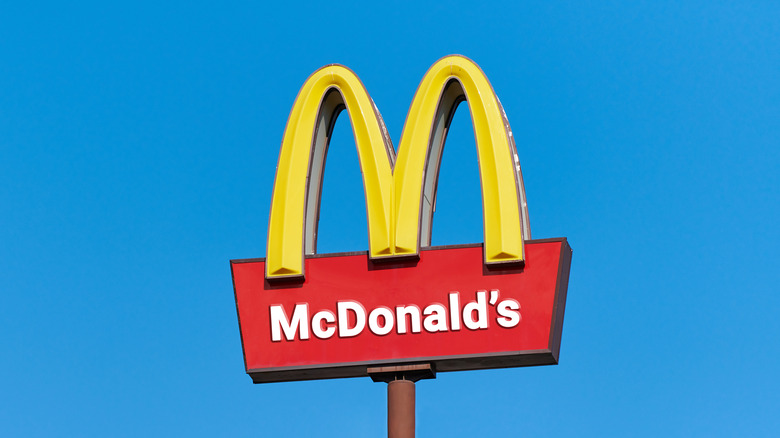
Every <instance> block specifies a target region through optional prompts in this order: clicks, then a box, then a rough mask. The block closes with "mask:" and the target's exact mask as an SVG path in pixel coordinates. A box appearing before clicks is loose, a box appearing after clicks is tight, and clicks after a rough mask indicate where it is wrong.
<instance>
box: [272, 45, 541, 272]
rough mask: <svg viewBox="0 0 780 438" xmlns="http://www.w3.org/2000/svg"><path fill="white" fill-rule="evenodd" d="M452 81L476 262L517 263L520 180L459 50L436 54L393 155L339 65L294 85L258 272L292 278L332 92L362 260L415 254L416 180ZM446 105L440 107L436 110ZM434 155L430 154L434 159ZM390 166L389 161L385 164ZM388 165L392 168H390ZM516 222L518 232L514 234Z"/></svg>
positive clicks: (486, 90)
mask: <svg viewBox="0 0 780 438" xmlns="http://www.w3.org/2000/svg"><path fill="white" fill-rule="evenodd" d="M452 81H458V83H459V85H460V86H461V88H462V92H463V94H464V96H463V97H465V99H466V101H467V102H468V104H469V108H470V111H471V116H472V122H473V125H474V133H475V139H476V143H477V149H478V156H479V165H480V177H481V181H482V197H483V219H484V230H485V236H484V237H485V254H484V256H485V263H507V262H522V261H523V260H524V252H523V238H524V236H525V237H527V238H529V237H530V233H529V231H528V229H527V228H528V226H527V223H528V222H527V216H524V214H523V210H522V207H524V206H522V207H521V200H522V202H524V193H522V192H523V186H522V177H521V175H520V167H519V164H518V163H517V157H516V152H515V150H514V143H513V141H512V139H511V131H510V130H509V125H508V123H506V120H505V117H504V114H503V109H502V108H501V105H500V103H499V101H498V98H497V97H496V95H495V93H494V92H493V89H492V87H491V86H490V83H489V82H488V80H487V78H486V77H485V75H484V73H483V72H482V71H481V70H480V69H479V67H478V66H477V65H476V64H475V63H474V62H472V61H471V60H469V59H468V58H465V57H463V56H457V55H453V56H448V57H445V58H442V59H441V60H439V61H437V62H436V63H435V64H434V65H433V66H432V67H431V68H430V69H429V70H428V72H427V73H426V74H425V76H424V77H423V80H422V82H421V83H420V86H419V87H418V89H417V92H416V94H415V96H414V99H413V101H412V105H411V107H410V109H409V114H408V115H407V120H406V124H405V126H404V131H403V135H402V137H401V143H400V147H399V155H398V161H397V162H395V163H394V161H395V160H394V158H395V157H394V156H393V155H394V153H393V149H392V145H391V144H390V140H389V138H388V137H387V134H386V131H385V129H384V124H383V122H382V121H381V116H380V115H379V114H378V112H377V111H376V108H375V106H374V104H373V101H372V100H371V98H370V97H369V95H368V93H367V92H366V90H365V87H364V86H363V84H362V83H361V82H360V80H359V79H358V78H357V76H356V75H355V74H354V73H353V72H352V71H351V70H349V69H347V68H346V67H343V66H339V65H331V66H327V67H324V68H322V69H320V70H318V71H316V72H315V73H314V74H312V75H311V76H310V77H309V78H308V79H307V80H306V82H305V83H304V85H303V87H302V88H301V90H300V92H299V93H298V96H297V98H296V100H295V103H294V105H293V109H292V111H291V112H290V117H289V119H288V122H287V127H286V129H285V133H284V140H283V141H282V148H281V152H280V155H279V163H278V166H277V173H276V180H275V182H274V192H273V198H272V204H271V215H270V220H269V228H268V249H267V257H266V277H267V278H271V279H272V278H280V277H300V276H302V275H303V274H304V272H303V254H304V249H303V238H304V234H305V230H304V227H305V226H306V225H305V224H306V223H307V221H306V217H305V215H306V211H307V209H306V205H305V203H306V193H307V190H309V184H311V183H312V181H309V179H308V175H309V167H310V165H311V159H312V147H313V144H314V141H313V139H314V136H315V134H316V132H315V131H316V127H317V119H318V117H319V112H320V109H321V108H320V107H321V105H322V103H323V100H324V98H325V96H326V93H328V92H329V91H330V90H332V89H336V90H337V91H339V92H340V93H341V95H342V98H343V102H344V105H345V106H346V108H347V111H348V112H349V116H350V119H351V121H352V129H353V133H354V136H355V144H356V146H357V149H358V156H359V160H360V166H361V169H362V173H363V183H364V189H365V196H366V211H367V215H368V231H369V255H370V257H371V258H383V257H395V256H408V255H415V254H419V251H420V245H421V244H420V224H421V214H422V213H421V210H422V207H421V206H422V202H423V199H422V197H423V186H424V183H425V177H426V176H425V174H426V169H427V168H431V166H437V167H438V163H430V162H427V161H428V160H429V159H428V156H429V148H431V147H433V145H432V142H433V139H432V131H433V130H432V127H433V126H434V123H435V119H436V117H437V114H438V112H439V111H442V108H441V105H442V94H443V92H444V89H445V88H446V87H447V86H448V84H450V83H451V82H452ZM445 110H450V109H445ZM439 159H440V156H439ZM393 164H395V166H393ZM393 167H395V169H393ZM524 228H525V234H524Z"/></svg>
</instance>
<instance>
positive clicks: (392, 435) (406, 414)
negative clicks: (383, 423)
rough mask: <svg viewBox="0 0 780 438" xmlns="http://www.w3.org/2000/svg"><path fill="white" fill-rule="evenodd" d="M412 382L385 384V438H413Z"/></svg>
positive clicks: (396, 381)
mask: <svg viewBox="0 0 780 438" xmlns="http://www.w3.org/2000/svg"><path fill="white" fill-rule="evenodd" d="M414 393H415V391H414V382H412V381H411V380H391V381H390V382H388V383H387V438H414Z"/></svg>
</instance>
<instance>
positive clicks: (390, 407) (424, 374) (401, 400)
mask: <svg viewBox="0 0 780 438" xmlns="http://www.w3.org/2000/svg"><path fill="white" fill-rule="evenodd" d="M366 373H367V374H368V375H369V376H370V377H371V380H373V381H374V382H385V383H387V438H414V396H415V387H414V382H416V381H418V380H421V379H435V378H436V370H434V369H433V365H432V364H429V363H418V364H410V365H390V366H378V367H369V368H367V369H366Z"/></svg>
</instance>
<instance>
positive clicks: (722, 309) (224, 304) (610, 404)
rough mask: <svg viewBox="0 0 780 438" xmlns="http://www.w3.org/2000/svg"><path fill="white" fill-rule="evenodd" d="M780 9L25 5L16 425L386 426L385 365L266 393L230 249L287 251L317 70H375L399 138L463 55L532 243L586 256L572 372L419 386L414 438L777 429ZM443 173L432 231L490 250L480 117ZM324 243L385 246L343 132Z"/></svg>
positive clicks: (223, 432)
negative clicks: (280, 210)
mask: <svg viewBox="0 0 780 438" xmlns="http://www.w3.org/2000/svg"><path fill="white" fill-rule="evenodd" d="M629 3H630V4H629ZM779 22H780V6H778V4H777V3H776V2H772V1H754V2H744V1H742V2H738V1H734V2H720V1H702V2H694V1H691V2H678V1H674V2H662V1H648V2H609V1H598V2H570V3H560V2H525V1H523V2H507V3H506V4H492V5H491V4H486V5H478V3H477V2H427V1H416V2H411V3H408V4H402V3H397V4H396V3H393V2H353V3H335V2H316V3H304V2H290V3H289V4H288V5H282V4H277V3H273V4H270V3H269V4H264V3H261V2H230V1H226V2H179V3H174V2H161V1H157V2H146V1H133V2H105V1H102V2H56V3H45V2H43V3H41V2H35V1H29V2H12V3H8V2H6V4H4V5H3V6H2V7H0V434H2V435H3V436H25V437H28V436H31V437H34V436H46V437H50V436H254V437H256V436H292V437H308V436H314V435H325V436H359V437H382V436H385V387H384V385H383V384H375V383H372V382H371V381H370V380H369V379H368V378H360V379H344V380H331V381H318V382H296V383H279V384H267V385H253V384H252V383H251V380H250V378H249V377H248V376H247V375H246V374H245V373H244V369H243V360H242V353H241V343H240V339H239V331H238V323H237V318H236V310H235V302H234V298H233V290H232V283H231V275H230V267H229V260H230V259H240V258H251V257H263V256H265V243H266V227H267V221H268V211H269V202H270V197H271V188H272V187H271V186H272V182H273V177H274V170H275V166H276V159H277V155H278V150H279V145H280V142H281V138H282V133H283V129H284V126H285V123H286V120H287V115H288V112H289V110H290V108H291V106H292V102H293V99H294V98H295V96H296V93H297V92H298V89H299V87H300V86H301V84H302V83H303V81H304V80H305V79H306V77H307V76H308V75H309V74H311V73H312V72H313V71H314V70H316V69H317V68H319V67H321V66H323V65H325V64H328V63H341V64H345V65H347V66H349V67H350V68H351V69H353V70H354V71H355V72H356V73H357V74H358V76H359V77H360V78H361V79H362V80H363V82H364V83H365V85H366V87H367V88H368V90H369V92H370V93H371V95H372V97H373V98H374V100H375V102H376V104H377V106H378V107H379V109H380V111H381V112H382V115H383V116H384V119H385V121H386V123H387V126H388V129H389V131H390V134H391V136H392V138H393V141H394V142H395V143H396V144H397V142H398V140H399V137H400V134H401V130H402V128H403V122H404V119H405V117H406V111H407V109H408V106H409V103H410V101H411V98H412V94H413V93H414V91H415V89H416V87H417V84H418V82H419V80H420V79H421V78H422V76H423V74H424V73H425V71H426V70H427V69H428V67H429V66H430V65H431V64H433V63H434V62H435V61H436V60H437V59H439V58H440V57H442V56H445V55H448V54H453V53H459V54H463V55H466V56H468V57H470V58H471V59H473V60H474V61H475V62H477V63H478V64H479V65H480V66H481V67H482V69H483V70H484V72H485V73H486V74H487V76H488V78H489V79H490V80H491V82H492V84H493V87H494V89H495V90H496V93H497V95H498V96H499V98H500V99H501V102H502V103H503V106H504V108H505V110H506V113H507V115H508V117H509V121H510V122H511V124H512V128H513V131H514V135H515V138H516V140H517V144H518V151H519V157H520V163H521V165H522V167H523V175H524V177H525V186H526V191H527V195H528V202H529V210H530V218H531V226H532V230H533V237H534V238H547V237H562V236H565V237H568V239H569V242H570V244H571V246H572V248H573V250H574V256H573V262H572V270H571V277H570V283H569V294H568V302H567V307H566V316H565V322H564V330H563V340H562V346H561V357H560V364H559V365H557V366H548V367H536V368H515V369H505V370H496V371H474V372H459V373H446V374H439V376H438V377H437V379H436V380H432V381H423V382H420V383H418V385H417V391H418V393H417V403H418V406H417V422H418V425H417V431H418V436H421V437H437V436H452V437H473V436H558V437H564V436H565V437H581V436H621V437H622V436H639V437H657V436H679V437H688V436H707V437H712V436H756V437H760V436H766V437H769V436H777V434H778V429H780V415H778V412H780V395H778V394H779V393H780V378H778V376H777V373H778V370H780V347H779V345H780V318H778V317H777V313H778V311H780V294H779V293H778V292H779V291H778V281H780V270H779V269H778V262H780V257H778V247H779V246H780V239H779V238H780V232H779V231H778V225H777V223H778V216H779V215H780V177H778V170H779V169H780V32H779V31H778V23H779ZM441 172H442V174H441V180H440V184H439V189H440V191H439V199H438V205H437V214H436V217H435V219H434V231H433V242H434V244H450V243H473V242H481V241H482V220H481V200H480V195H479V180H478V174H477V165H476V152H475V148H474V139H473V133H472V130H471V126H470V118H469V113H468V110H467V108H466V107H465V106H461V108H460V109H459V110H458V112H457V114H456V117H455V120H454V122H453V128H452V131H451V133H450V137H449V141H448V143H447V144H446V146H445V153H444V163H443V165H442V171H441ZM320 236H321V238H320V242H319V249H320V252H339V251H358V250H366V249H367V237H366V223H365V207H364V201H363V195H362V189H361V181H360V172H359V169H358V166H357V154H356V152H355V147H354V141H353V139H352V135H351V131H350V125H349V122H348V118H347V117H344V116H342V117H341V118H340V119H339V121H338V123H337V125H336V128H335V134H334V139H333V143H332V144H331V147H330V155H329V157H328V166H327V169H326V174H325V187H324V195H323V207H322V218H321V225H320Z"/></svg>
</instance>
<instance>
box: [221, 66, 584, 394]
mask: <svg viewBox="0 0 780 438" xmlns="http://www.w3.org/2000/svg"><path fill="white" fill-rule="evenodd" d="M462 102H466V103H467V105H468V107H469V110H470V113H471V118H472V123H473V126H474V134H475V140H476V146H477V153H478V158H479V172H480V181H481V184H482V199H483V202H482V204H483V221H484V227H483V229H484V243H481V244H466V245H458V246H450V247H440V248H435V247H431V246H430V242H431V222H432V217H433V204H434V199H435V196H436V189H437V179H438V169H439V164H440V161H441V157H442V150H443V147H444V143H445V140H446V136H447V132H448V128H449V124H450V121H451V120H452V116H453V114H454V112H455V110H456V108H457V107H458V105H459V104H460V103H462ZM343 110H346V111H347V112H348V113H349V116H350V120H351V122H352V131H353V134H354V139H355V145H356V147H357V150H358V157H359V163H360V167H361V170H362V174H363V189H364V193H365V199H366V213H367V217H368V236H369V239H368V242H369V248H368V251H367V252H362V253H347V254H329V255H322V254H316V245H317V241H316V240H317V218H318V217H319V208H320V190H321V187H322V176H323V168H324V165H325V154H326V152H327V150H328V142H329V141H330V137H331V131H332V128H333V125H334V122H335V120H336V118H337V117H338V115H339V114H340V112H341V111H343ZM570 262H571V249H570V248H569V246H568V242H567V240H566V239H565V238H555V239H543V240H531V233H530V226H529V221H528V210H527V205H526V200H525V188H524V186H523V178H522V173H521V171H520V164H519V160H518V155H517V150H516V146H515V140H514V137H513V135H512V130H511V128H510V126H509V122H508V121H507V118H506V115H505V113H504V110H503V108H502V106H501V103H500V101H499V99H498V97H497V96H496V94H495V93H494V91H493V88H492V86H491V85H490V82H489V81H488V80H487V77H486V76H485V75H484V73H483V72H482V70H481V69H480V68H479V67H478V66H477V65H476V64H475V63H474V62H472V61H471V60H469V59H468V58H465V57H462V56H447V57H445V58H442V59H440V60H439V61H437V62H436V63H435V64H434V65H433V66H432V67H431V68H430V69H429V70H428V72H427V73H426V74H425V75H424V76H423V79H422V81H421V83H420V85H419V87H418V89H417V91H416V93H415V94H414V97H413V99H412V103H411V107H410V109H409V113H408V114H407V118H406V123H405V125H404V129H403V132H402V135H401V140H400V144H399V148H398V153H397V155H396V151H395V149H394V147H393V145H392V142H391V140H390V137H389V135H388V133H387V129H386V128H385V125H384V122H383V120H382V117H381V115H380V114H379V111H378V109H377V107H376V105H375V104H374V102H373V100H372V99H371V97H370V96H369V94H368V92H367V91H366V89H365V87H364V86H363V84H362V83H361V82H360V80H359V79H358V77H357V76H356V75H355V73H353V72H352V71H351V70H349V69H348V68H346V67H344V66H341V65H328V66H326V67H323V68H321V69H319V70H317V71H316V72H314V73H313V74H312V75H311V76H310V77H309V78H308V79H307V80H306V81H305V82H304V84H303V86H302V87H301V90H300V91H299V93H298V96H297V97H296V99H295V102H294V104H293V107H292V110H291V111H290V114H289V117H288V121H287V126H286V128H285V131H284V136H283V140H282V146H281V151H280V153H279V161H278V165H277V171H276V179H275V181H274V188H273V196H272V200H271V212H270V218H269V221H268V246H267V252H266V257H265V258H263V259H244V260H233V261H231V268H232V272H233V284H234V290H235V296H236V307H237V311H238V317H239V326H240V329H241V338H242V344H243V349H244V361H245V368H246V370H247V373H248V374H249V375H250V376H251V377H252V379H253V381H254V382H255V383H261V382H273V381H285V380H307V379H321V378H335V377H357V376H365V375H366V374H367V367H369V366H383V365H393V364H405V363H429V364H431V366H432V367H434V368H435V369H436V370H437V371H456V370H468V369H482V368H497V367H511V366H528V365H544V364H554V363H557V361H558V353H559V348H560V337H561V331H562V324H563V309H564V305H565V299H566V290H567V285H568V277H569V266H570Z"/></svg>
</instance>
